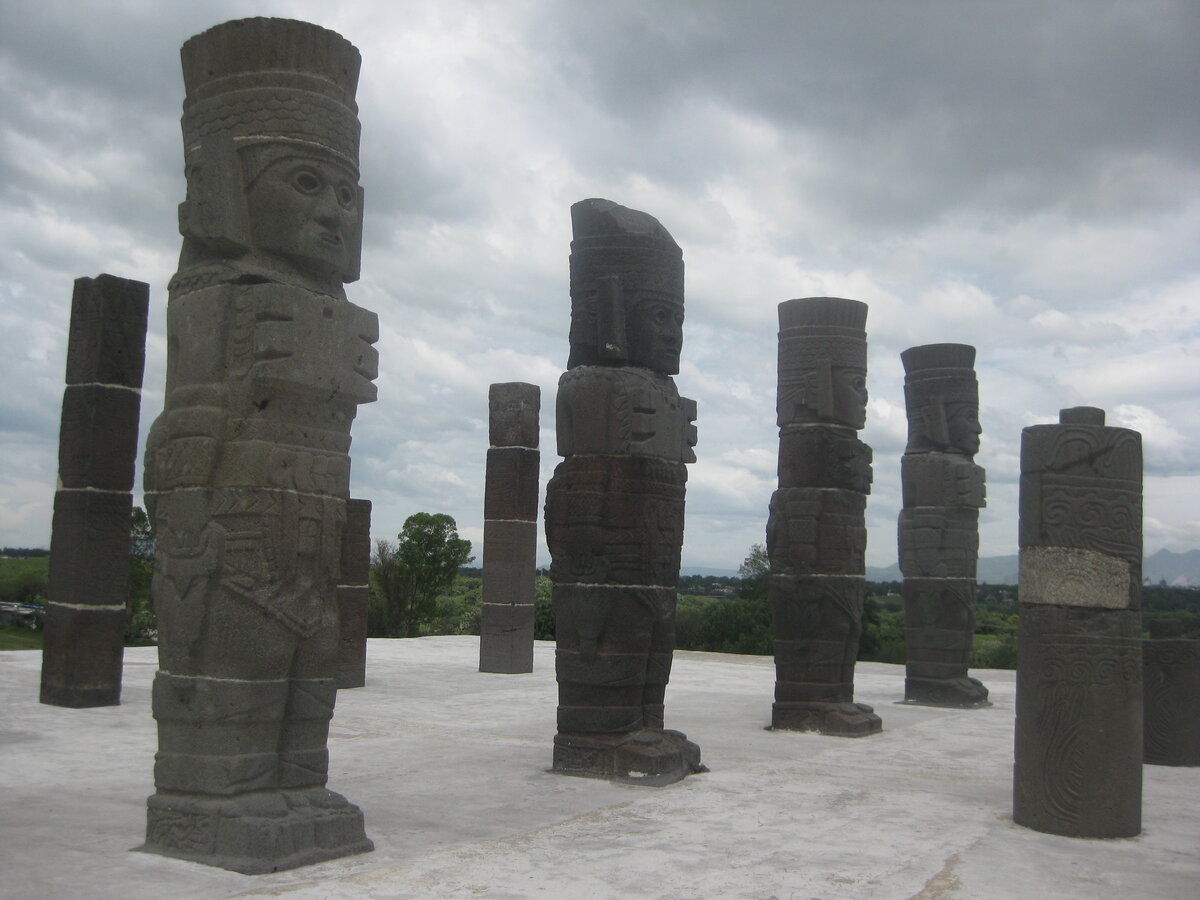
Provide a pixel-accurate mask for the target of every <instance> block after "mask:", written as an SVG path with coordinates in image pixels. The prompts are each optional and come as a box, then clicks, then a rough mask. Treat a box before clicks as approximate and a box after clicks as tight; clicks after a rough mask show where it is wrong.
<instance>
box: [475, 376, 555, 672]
mask: <svg viewBox="0 0 1200 900" xmlns="http://www.w3.org/2000/svg"><path fill="white" fill-rule="evenodd" d="M541 402H542V400H541V389H540V388H539V387H538V386H537V385H536V384H523V383H521V382H510V383H507V384H493V385H492V386H491V389H490V390H489V391H488V409H489V420H490V422H489V438H490V443H491V447H490V448H489V450H488V452H487V472H486V475H485V478H486V482H485V487H484V500H483V609H482V612H481V617H480V626H479V671H480V672H499V673H502V674H506V675H515V674H520V673H522V672H532V671H533V612H534V603H533V601H534V591H535V586H534V576H535V572H536V567H537V503H538V486H539V467H540V465H541V453H540V452H539V451H538V413H539V412H540V410H541Z"/></svg>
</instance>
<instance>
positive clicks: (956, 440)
mask: <svg viewBox="0 0 1200 900" xmlns="http://www.w3.org/2000/svg"><path fill="white" fill-rule="evenodd" d="M982 433H983V428H982V427H980V425H979V407H978V406H977V405H976V404H974V403H965V402H957V403H947V404H946V437H947V440H948V442H949V444H950V449H951V450H957V451H958V452H959V453H965V454H966V455H967V456H974V455H975V454H976V453H978V452H979V435H981V434H982Z"/></svg>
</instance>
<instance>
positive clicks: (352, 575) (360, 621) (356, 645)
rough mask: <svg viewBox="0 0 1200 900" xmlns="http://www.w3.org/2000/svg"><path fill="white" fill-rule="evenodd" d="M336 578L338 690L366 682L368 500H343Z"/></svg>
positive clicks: (369, 592) (368, 577) (369, 558)
mask: <svg viewBox="0 0 1200 900" xmlns="http://www.w3.org/2000/svg"><path fill="white" fill-rule="evenodd" d="M340 568H341V577H340V578H339V579H338V587H337V598H338V661H337V686H338V688H339V689H344V688H358V687H362V686H363V685H365V684H366V683H367V604H368V603H369V602H370V600H371V501H370V500H347V501H346V526H345V529H344V530H343V532H342V556H341V566H340Z"/></svg>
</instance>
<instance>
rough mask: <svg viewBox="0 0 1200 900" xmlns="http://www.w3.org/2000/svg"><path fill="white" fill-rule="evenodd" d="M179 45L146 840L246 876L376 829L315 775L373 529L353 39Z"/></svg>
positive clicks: (227, 33)
mask: <svg viewBox="0 0 1200 900" xmlns="http://www.w3.org/2000/svg"><path fill="white" fill-rule="evenodd" d="M182 58H183V69H184V84H185V87H186V89H187V97H186V99H185V101H184V112H183V123H182V124H183V133H184V148H185V171H186V174H187V178H188V195H187V199H186V200H185V202H184V203H183V204H182V205H181V207H180V233H181V234H182V235H183V249H182V252H181V254H180V265H179V271H178V272H177V273H176V275H175V277H174V278H173V279H172V280H171V283H170V300H169V305H168V311H167V331H168V335H167V336H168V347H169V349H168V362H167V385H166V392H165V397H166V400H165V406H164V410H163V413H162V415H161V416H160V417H159V418H158V420H157V421H156V422H155V424H154V427H153V429H152V431H151V436H150V441H149V444H148V446H147V451H146V503H147V508H148V511H149V512H150V514H151V517H152V519H153V522H154V527H155V535H156V540H157V557H156V561H155V585H154V600H155V607H156V610H157V612H158V624H159V665H160V671H159V673H158V675H157V677H156V680H155V688H154V697H153V706H154V715H155V718H156V720H157V721H158V731H159V754H158V757H157V760H156V764H155V786H156V788H157V791H156V793H155V794H154V796H152V797H151V798H150V799H149V801H148V810H147V828H146V845H145V848H144V849H146V850H150V851H153V852H156V853H162V854H165V855H168V856H176V857H180V858H183V859H192V860H196V861H199V862H204V863H207V864H209V865H216V866H222V867H225V868H229V869H234V870H236V871H239V872H245V873H250V874H253V873H258V872H270V871H276V870H278V869H284V868H290V867H293V866H298V865H305V864H307V863H312V862H317V861H320V860H324V859H331V858H334V857H338V856H344V855H347V854H350V853H359V852H363V851H365V850H370V849H371V846H372V845H371V842H370V841H369V840H368V839H367V838H366V835H365V834H364V830H363V822H362V814H361V812H360V811H359V810H358V808H357V807H355V806H354V805H353V804H351V803H349V802H348V801H347V800H346V799H345V798H344V797H342V796H340V795H339V794H335V793H333V792H331V791H328V790H327V789H326V787H325V784H326V780H327V771H328V752H327V750H326V738H327V734H328V730H329V722H330V719H331V718H332V715H333V705H334V699H335V696H336V690H337V688H336V681H335V679H336V677H337V675H338V671H339V666H340V661H339V646H340V644H341V643H342V641H343V632H342V627H343V624H345V625H346V626H347V627H349V626H350V625H351V624H352V623H353V621H354V618H355V616H356V615H358V609H356V607H358V608H361V594H362V592H361V587H362V582H358V583H357V584H355V583H354V582H352V581H347V580H344V578H343V568H342V565H341V563H342V560H343V559H344V558H345V559H347V562H348V565H347V567H346V569H345V574H346V577H347V578H351V579H353V578H361V575H362V572H361V569H362V559H361V555H362V545H363V542H364V539H365V540H366V541H367V542H368V546H369V537H367V536H366V535H365V534H362V533H360V532H361V531H362V530H363V529H362V527H361V525H362V523H361V522H359V523H357V524H354V523H349V524H348V513H347V493H348V484H349V472H350V462H349V458H348V456H347V451H348V449H349V445H350V425H351V422H352V421H353V419H354V416H355V413H356V409H357V406H358V405H359V404H361V403H367V402H370V401H372V400H374V399H375V386H374V385H373V384H372V381H373V380H374V378H375V375H376V371H377V354H376V351H375V348H374V347H373V346H372V345H373V344H374V342H375V340H376V339H377V336H378V325H377V322H376V319H375V316H374V314H372V313H370V312H367V311H366V310H363V309H360V308H359V307H357V306H354V305H353V304H352V303H349V302H348V301H347V300H346V297H345V292H344V290H343V288H342V285H343V283H345V282H349V281H353V280H355V279H356V278H357V277H358V268H359V252H360V247H361V229H362V191H361V188H360V187H359V185H358V168H357V166H358V120H357V115H356V113H357V108H356V106H355V104H354V92H355V87H356V84H357V79H358V68H359V55H358V51H357V50H355V49H354V47H353V46H351V45H350V44H349V43H348V42H347V41H345V40H344V39H343V38H342V37H340V36H339V35H337V34H334V33H333V32H331V31H327V30H325V29H323V28H318V27H317V26H314V25H309V24H307V23H304V22H293V21H289V20H282V19H244V20H239V21H234V22H227V23H225V24H223V25H219V26H217V27H215V28H212V29H209V30H208V31H206V32H204V33H203V34H200V35H198V36H196V37H194V38H192V39H191V40H189V41H188V42H187V43H186V44H185V45H184V47H183V50H182ZM347 528H350V530H351V532H352V535H351V536H350V537H349V538H348V539H347V541H346V542H343V535H344V533H345V532H346V529H347ZM339 584H341V585H343V586H344V587H345V589H346V590H345V591H344V592H343V597H344V598H345V600H346V601H347V603H346V604H343V605H345V606H346V607H347V609H348V612H347V613H346V615H345V617H343V614H342V610H341V609H340V608H339V589H338V588H339Z"/></svg>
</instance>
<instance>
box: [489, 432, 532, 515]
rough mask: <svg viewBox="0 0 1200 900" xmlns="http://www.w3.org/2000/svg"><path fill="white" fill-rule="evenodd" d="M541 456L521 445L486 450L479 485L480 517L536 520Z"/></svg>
mask: <svg viewBox="0 0 1200 900" xmlns="http://www.w3.org/2000/svg"><path fill="white" fill-rule="evenodd" d="M541 456H542V455H541V453H539V452H538V451H537V450H530V449H527V448H524V447H493V448H491V449H490V450H488V452H487V467H486V475H485V478H486V480H485V482H484V489H483V518H484V521H487V520H489V519H495V520H498V521H507V522H536V521H537V512H538V487H539V484H540V478H539V475H540V466H541Z"/></svg>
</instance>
